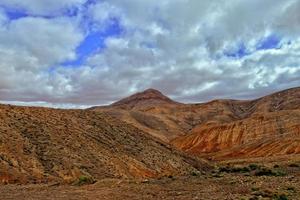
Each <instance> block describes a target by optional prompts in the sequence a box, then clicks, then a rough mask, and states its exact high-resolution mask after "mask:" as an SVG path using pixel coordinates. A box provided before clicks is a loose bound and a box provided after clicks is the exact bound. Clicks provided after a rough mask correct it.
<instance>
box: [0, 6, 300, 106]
mask: <svg viewBox="0 0 300 200" xmlns="http://www.w3.org/2000/svg"><path fill="white" fill-rule="evenodd" d="M3 2H6V3H5V4H6V6H10V7H17V8H21V7H22V6H23V9H26V10H27V11H28V12H31V13H35V14H41V13H44V14H45V13H49V12H54V13H55V12H58V11H61V10H62V9H65V8H68V7H70V6H71V7H72V6H79V5H80V4H81V3H82V2H83V1H79V0H77V1H76V0H74V1H60V2H56V1H51V2H52V3H51V4H49V7H48V8H46V7H45V8H44V3H41V4H36V3H37V1H33V0H32V1H31V3H29V4H28V5H26V6H25V4H23V3H18V1H3ZM9 2H10V3H9ZM32 2H35V3H32ZM45 2H46V1H45ZM0 5H1V3H0ZM42 5H43V6H42ZM45 5H46V4H45ZM299 8H300V1H299V0H286V1H282V0H266V1H260V0H253V1H243V0H230V1H221V0H216V1H208V0H207V1H198V0H165V1H163V2H162V3H159V4H158V3H157V2H156V1H153V0H143V1H140V0H126V1H124V0H107V1H101V2H98V3H95V4H91V5H90V6H89V7H88V8H87V10H84V8H83V7H80V8H79V10H80V11H81V12H82V13H81V14H80V15H79V16H78V17H83V16H85V17H86V15H85V14H87V16H88V17H89V20H92V21H93V24H96V25H97V26H95V27H94V26H93V28H96V29H101V30H103V29H105V28H107V25H108V23H109V22H110V19H112V18H116V19H118V20H120V24H121V26H122V28H123V29H124V30H123V31H122V34H121V35H119V36H117V37H107V38H106V39H105V42H104V43H105V45H106V48H105V49H102V50H101V51H99V52H95V53H93V54H92V55H90V56H89V57H88V59H87V62H86V63H84V64H83V65H82V66H77V67H68V68H66V67H63V66H60V65H59V63H62V62H63V61H66V60H69V59H72V58H74V57H75V48H76V47H77V46H78V45H79V43H80V41H81V40H82V33H81V32H82V31H80V30H78V28H77V27H78V24H77V23H78V17H77V19H76V20H75V19H73V18H72V17H70V18H68V17H63V18H58V17H56V18H53V19H42V18H33V17H26V18H22V19H19V20H15V21H12V22H9V23H8V25H7V23H6V25H2V26H1V28H0V55H1V56H0V74H1V79H0V100H6V101H7V100H14V101H29V102H33V101H43V102H48V103H51V104H49V105H53V103H54V104H55V103H57V104H60V105H61V104H64V103H72V104H78V105H88V104H90V105H95V104H105V103H109V102H111V101H114V100H117V99H118V98H121V97H124V96H126V95H128V94H129V93H132V92H135V91H138V90H143V89H146V88H149V87H154V88H157V89H160V90H162V91H163V92H164V93H166V94H167V95H170V96H172V97H175V98H176V99H177V100H181V101H186V102H190V101H193V102H199V101H205V100H209V99H213V98H254V97H258V96H261V95H263V94H266V93H269V92H273V91H276V90H280V89H285V88H288V87H294V86H299V85H300V57H299V55H300V29H299V27H300V23H299V21H300V20H299V19H300V18H299V12H298V11H299ZM3 16H5V15H3ZM1 19H2V18H1V12H0V24H1ZM5 20H6V18H5V17H3V20H2V21H5ZM81 20H86V19H85V18H82V19H81ZM89 22H90V21H89ZM273 33H274V34H276V35H278V36H279V37H280V38H281V43H280V45H281V48H279V49H268V50H259V51H257V50H256V45H257V44H258V43H259V42H260V41H261V39H262V38H265V37H266V36H268V35H270V34H273ZM239 43H244V45H245V48H247V49H248V50H249V52H250V54H249V55H245V56H241V58H232V57H227V56H225V55H224V51H225V50H228V49H234V48H235V47H237V45H238V44H239ZM51 66H55V67H56V68H55V70H53V71H51V72H49V67H51ZM24 77H26V78H24ZM68 105H69V104H68Z"/></svg>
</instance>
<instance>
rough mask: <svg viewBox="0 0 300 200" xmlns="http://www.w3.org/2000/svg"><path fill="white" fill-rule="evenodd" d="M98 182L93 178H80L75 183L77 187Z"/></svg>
mask: <svg viewBox="0 0 300 200" xmlns="http://www.w3.org/2000/svg"><path fill="white" fill-rule="evenodd" d="M95 182H96V181H95V179H94V178H93V177H89V176H83V175H82V176H80V177H79V178H78V180H76V181H75V183H74V184H75V185H79V186H80V185H87V184H94V183H95Z"/></svg>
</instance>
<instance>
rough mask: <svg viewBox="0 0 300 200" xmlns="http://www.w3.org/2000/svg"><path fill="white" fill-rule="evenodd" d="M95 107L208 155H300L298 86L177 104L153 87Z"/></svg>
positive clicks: (176, 145) (97, 110)
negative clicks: (262, 94)
mask: <svg viewBox="0 0 300 200" xmlns="http://www.w3.org/2000/svg"><path fill="white" fill-rule="evenodd" d="M149 91H150V92H149ZM152 91H154V92H153V93H152ZM145 96H146V98H145ZM152 98H153V99H152ZM157 99H159V100H157ZM163 99H167V100H163ZM149 102H155V103H149ZM92 109H93V110H94V111H96V112H104V113H106V114H108V115H110V116H113V117H116V118H118V119H120V120H122V121H125V122H127V123H130V124H132V125H133V126H135V127H138V128H139V129H141V130H143V131H144V132H147V133H148V134H150V135H152V136H154V137H157V138H159V139H160V140H162V141H165V142H167V143H170V144H172V145H174V146H175V147H176V148H178V149H180V150H183V151H185V152H187V153H190V154H193V155H200V156H203V157H207V158H210V159H233V158H242V157H261V156H276V155H287V154H298V153H300V142H299V137H300V113H299V112H300V88H299V87H298V88H291V89H288V90H284V91H280V92H277V93H274V94H271V95H268V96H265V97H262V98H259V99H255V100H247V101H246V100H244V101H241V100H228V99H225V100H213V101H211V102H208V103H199V104H182V103H178V102H174V101H172V100H170V99H169V98H167V97H165V96H163V95H162V94H161V93H160V92H158V91H155V90H153V89H150V90H146V91H144V92H142V93H137V94H135V95H132V96H130V97H128V98H125V99H123V100H121V101H119V102H117V103H115V104H112V105H110V106H106V107H95V108H92Z"/></svg>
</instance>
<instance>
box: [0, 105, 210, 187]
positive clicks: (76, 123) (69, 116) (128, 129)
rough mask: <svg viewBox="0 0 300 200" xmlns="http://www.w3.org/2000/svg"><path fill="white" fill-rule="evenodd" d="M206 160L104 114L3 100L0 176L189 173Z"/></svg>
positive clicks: (39, 177)
mask: <svg viewBox="0 0 300 200" xmlns="http://www.w3.org/2000/svg"><path fill="white" fill-rule="evenodd" d="M207 166H208V165H207V164H205V163H204V162H202V161H201V162H200V161H199V160H196V159H193V158H190V157H188V156H186V155H184V154H182V153H180V152H178V151H176V150H174V149H172V148H171V147H170V146H168V145H166V144H163V143H160V142H158V141H156V140H155V139H153V138H151V137H150V136H148V135H147V134H145V133H144V132H143V131H141V130H139V129H137V128H136V127H134V126H132V125H129V124H127V123H124V122H121V121H119V120H117V119H113V118H111V117H109V116H107V115H105V114H102V113H99V112H93V111H87V110H57V109H47V108H29V107H15V106H5V105H0V182H3V183H4V182H22V183H26V182H43V181H45V182H47V181H51V180H57V181H66V182H72V181H74V180H75V179H78V177H80V176H81V175H84V176H91V177H93V178H95V179H101V178H108V177H118V178H121V177H123V178H142V177H160V176H165V175H170V174H172V175H179V174H188V173H191V171H193V170H196V169H195V167H197V168H199V169H200V168H201V167H203V168H205V167H207Z"/></svg>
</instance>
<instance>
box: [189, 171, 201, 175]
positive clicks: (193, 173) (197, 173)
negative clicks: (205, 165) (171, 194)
mask: <svg viewBox="0 0 300 200" xmlns="http://www.w3.org/2000/svg"><path fill="white" fill-rule="evenodd" d="M191 175H192V176H200V173H199V172H196V171H192V172H191Z"/></svg>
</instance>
